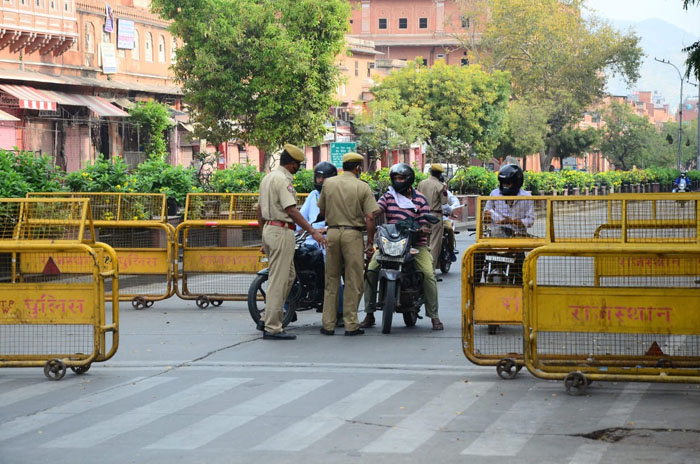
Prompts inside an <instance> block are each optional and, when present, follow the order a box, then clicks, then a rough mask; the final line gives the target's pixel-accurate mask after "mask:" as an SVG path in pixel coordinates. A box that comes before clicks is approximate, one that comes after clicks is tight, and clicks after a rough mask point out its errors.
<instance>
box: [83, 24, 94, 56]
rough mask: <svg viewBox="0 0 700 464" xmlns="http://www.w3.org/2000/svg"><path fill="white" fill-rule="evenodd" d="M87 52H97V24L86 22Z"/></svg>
mask: <svg viewBox="0 0 700 464" xmlns="http://www.w3.org/2000/svg"><path fill="white" fill-rule="evenodd" d="M85 53H95V26H93V25H92V23H91V22H87V23H85Z"/></svg>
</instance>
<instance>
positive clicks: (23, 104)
mask: <svg viewBox="0 0 700 464" xmlns="http://www.w3.org/2000/svg"><path fill="white" fill-rule="evenodd" d="M0 90H2V91H3V92H6V93H9V94H10V95H12V96H13V97H15V98H17V99H18V100H19V106H20V108H25V109H29V110H47V111H48V110H50V111H56V102H55V101H53V100H52V99H51V98H50V97H48V96H47V95H44V94H43V93H42V92H40V91H39V90H37V89H35V88H34V87H29V86H28V85H12V84H1V85H0Z"/></svg>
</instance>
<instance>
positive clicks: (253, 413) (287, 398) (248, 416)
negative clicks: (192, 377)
mask: <svg viewBox="0 0 700 464" xmlns="http://www.w3.org/2000/svg"><path fill="white" fill-rule="evenodd" d="M329 382H331V381H330V380H312V379H297V380H291V381H289V382H285V383H284V384H283V385H280V386H279V387H278V388H275V389H274V390H271V391H269V392H267V393H263V394H262V395H260V396H257V397H255V398H252V399H250V400H248V401H246V402H244V403H241V404H238V405H236V406H233V407H231V408H228V409H226V410H224V411H221V412H220V413H217V414H216V415H213V416H209V417H207V418H205V419H203V420H201V421H199V422H196V423H194V424H192V425H190V426H188V427H186V428H184V429H182V430H179V431H177V432H175V433H171V434H170V435H168V436H166V437H164V438H163V439H161V440H159V441H157V442H155V443H153V444H152V445H149V446H147V447H146V449H171V450H172V449H178V450H192V449H196V448H199V447H202V446H204V445H206V444H207V443H209V442H211V441H213V440H215V439H217V438H219V437H220V436H222V435H224V434H226V433H228V432H231V431H232V430H234V429H236V428H238V427H240V426H242V425H244V424H246V423H248V422H250V421H252V420H254V419H256V418H258V417H260V416H262V415H263V414H267V413H268V412H270V411H273V410H275V409H277V408H279V407H280V406H284V405H285V404H287V403H291V402H292V401H294V400H296V399H298V398H301V397H302V396H304V395H306V394H308V393H311V392H312V391H314V390H316V389H317V388H320V387H322V386H324V385H326V384H327V383H329Z"/></svg>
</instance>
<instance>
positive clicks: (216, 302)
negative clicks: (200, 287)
mask: <svg viewBox="0 0 700 464" xmlns="http://www.w3.org/2000/svg"><path fill="white" fill-rule="evenodd" d="M223 303H224V300H211V304H212V305H214V306H221V305H222V304H223Z"/></svg>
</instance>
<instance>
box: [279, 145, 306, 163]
mask: <svg viewBox="0 0 700 464" xmlns="http://www.w3.org/2000/svg"><path fill="white" fill-rule="evenodd" d="M284 149H285V151H286V152H287V153H289V156H291V157H292V158H294V159H295V160H297V161H299V162H300V163H303V162H304V160H305V159H306V156H304V152H303V151H301V148H299V147H297V146H295V145H292V144H291V143H287V144H285V145H284Z"/></svg>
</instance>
